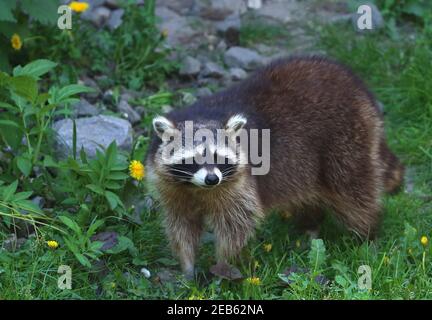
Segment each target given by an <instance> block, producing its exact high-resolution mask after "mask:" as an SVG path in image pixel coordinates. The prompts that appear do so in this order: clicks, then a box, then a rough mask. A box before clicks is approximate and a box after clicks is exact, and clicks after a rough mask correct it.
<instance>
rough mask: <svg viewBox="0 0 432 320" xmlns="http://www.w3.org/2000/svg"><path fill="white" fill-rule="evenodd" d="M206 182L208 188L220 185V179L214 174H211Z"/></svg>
mask: <svg viewBox="0 0 432 320" xmlns="http://www.w3.org/2000/svg"><path fill="white" fill-rule="evenodd" d="M204 182H205V184H206V185H208V186H214V185H216V184H218V183H219V177H218V176H217V175H215V174H214V173H209V174H208V175H207V176H206V177H205V179H204Z"/></svg>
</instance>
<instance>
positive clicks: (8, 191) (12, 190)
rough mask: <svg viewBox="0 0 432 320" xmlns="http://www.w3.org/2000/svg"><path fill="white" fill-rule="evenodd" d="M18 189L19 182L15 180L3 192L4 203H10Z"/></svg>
mask: <svg viewBox="0 0 432 320" xmlns="http://www.w3.org/2000/svg"><path fill="white" fill-rule="evenodd" d="M17 188H18V180H15V181H14V182H12V183H11V184H10V185H8V186H7V187H6V188H4V190H3V199H2V200H3V201H8V200H9V199H10V198H11V197H12V195H13V194H14V193H15V191H16V190H17Z"/></svg>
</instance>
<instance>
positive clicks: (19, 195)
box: [14, 191, 33, 201]
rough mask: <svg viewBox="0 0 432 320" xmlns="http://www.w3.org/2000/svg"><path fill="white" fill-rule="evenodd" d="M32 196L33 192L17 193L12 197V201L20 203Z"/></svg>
mask: <svg viewBox="0 0 432 320" xmlns="http://www.w3.org/2000/svg"><path fill="white" fill-rule="evenodd" d="M32 194H33V191H23V192H18V193H16V194H15V195H14V201H21V200H25V199H28V197H30V196H31V195H32Z"/></svg>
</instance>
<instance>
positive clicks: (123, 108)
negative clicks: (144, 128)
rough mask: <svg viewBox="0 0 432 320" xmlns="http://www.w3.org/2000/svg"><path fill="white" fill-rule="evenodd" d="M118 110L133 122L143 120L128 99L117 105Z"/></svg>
mask: <svg viewBox="0 0 432 320" xmlns="http://www.w3.org/2000/svg"><path fill="white" fill-rule="evenodd" d="M117 110H118V111H119V112H121V113H122V114H123V115H125V116H126V118H127V119H128V120H129V121H130V123H132V124H136V123H138V122H140V121H141V117H140V115H139V114H138V112H136V111H135V110H134V109H133V108H132V107H131V106H130V104H129V103H128V102H127V101H126V100H121V101H120V103H119V105H118V106H117Z"/></svg>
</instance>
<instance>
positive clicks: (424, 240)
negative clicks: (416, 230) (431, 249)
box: [420, 236, 429, 247]
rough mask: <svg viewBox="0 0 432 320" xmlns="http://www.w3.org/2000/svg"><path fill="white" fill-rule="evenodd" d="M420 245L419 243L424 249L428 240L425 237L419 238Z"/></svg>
mask: <svg viewBox="0 0 432 320" xmlns="http://www.w3.org/2000/svg"><path fill="white" fill-rule="evenodd" d="M420 243H421V244H422V245H423V246H424V247H426V246H427V245H428V243H429V239H428V238H427V237H426V236H423V237H421V238H420Z"/></svg>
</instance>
